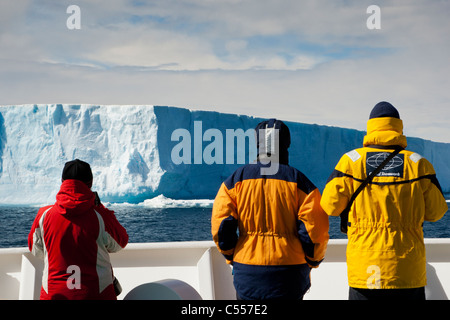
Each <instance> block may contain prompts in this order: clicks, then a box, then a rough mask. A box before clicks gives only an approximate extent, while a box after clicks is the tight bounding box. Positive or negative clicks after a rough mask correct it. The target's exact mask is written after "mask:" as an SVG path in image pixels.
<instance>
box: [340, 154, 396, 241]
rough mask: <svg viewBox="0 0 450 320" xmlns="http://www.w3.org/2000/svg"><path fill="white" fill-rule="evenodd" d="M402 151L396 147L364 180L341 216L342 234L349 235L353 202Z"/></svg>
mask: <svg viewBox="0 0 450 320" xmlns="http://www.w3.org/2000/svg"><path fill="white" fill-rule="evenodd" d="M402 150H403V148H402V147H396V148H395V150H394V152H392V153H391V154H390V155H389V156H388V157H387V158H386V159H384V161H383V162H382V163H381V164H380V165H379V166H378V167H377V168H376V169H375V170H374V171H372V173H371V174H370V175H369V176H368V177H367V178H366V180H364V181H363V182H362V183H361V184H360V185H359V187H358V189H356V191H355V193H353V195H352V196H351V198H350V201H349V202H348V204H347V206H346V207H345V209H344V211H342V212H341V214H340V217H341V232H342V233H345V234H346V233H347V227H348V213H349V212H350V208H351V207H352V205H353V201H355V199H356V197H357V196H358V194H359V193H360V192H361V191H362V190H363V189H364V188H365V187H366V186H367V185H368V184H369V183H370V181H372V179H373V177H375V176H376V175H377V174H378V173H379V172H380V171H381V170H382V169H383V168H384V166H385V165H386V164H388V162H389V161H391V160H392V159H393V158H394V157H395V156H396V155H397V154H399V153H400V151H402Z"/></svg>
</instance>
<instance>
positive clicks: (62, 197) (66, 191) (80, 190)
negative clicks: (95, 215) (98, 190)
mask: <svg viewBox="0 0 450 320" xmlns="http://www.w3.org/2000/svg"><path fill="white" fill-rule="evenodd" d="M94 202H95V195H94V193H93V192H92V191H91V189H90V188H89V187H88V186H87V185H86V184H85V183H84V182H82V181H79V180H72V179H68V180H64V181H63V183H62V184H61V188H60V189H59V192H58V194H57V195H56V203H55V209H56V210H57V212H58V213H60V214H80V213H83V212H85V211H86V210H88V209H90V208H93V207H94Z"/></svg>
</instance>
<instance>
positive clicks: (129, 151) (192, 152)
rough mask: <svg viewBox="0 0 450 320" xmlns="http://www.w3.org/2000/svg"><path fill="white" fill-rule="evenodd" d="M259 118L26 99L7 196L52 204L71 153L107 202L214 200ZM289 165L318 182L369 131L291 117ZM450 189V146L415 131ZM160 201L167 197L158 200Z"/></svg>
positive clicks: (10, 147) (7, 122)
mask: <svg viewBox="0 0 450 320" xmlns="http://www.w3.org/2000/svg"><path fill="white" fill-rule="evenodd" d="M261 120H262V119H259V118H254V117H251V116H244V115H235V114H223V113H218V112H209V111H191V110H188V109H183V108H175V107H159V106H116V105H107V106H106V105H61V104H54V105H20V106H1V107H0V203H3V204H8V203H9V204H42V203H52V202H54V199H55V195H56V192H57V190H58V189H59V185H60V182H61V172H62V168H63V166H64V163H65V162H66V161H69V160H72V159H76V158H78V159H82V160H84V161H87V162H89V163H90V164H91V167H92V171H93V174H94V184H93V189H94V190H96V191H98V192H99V194H100V197H101V198H102V200H104V201H108V202H127V203H143V202H144V201H145V200H147V199H151V198H154V197H157V196H160V195H164V196H165V197H168V198H172V199H213V198H214V196H215V194H216V192H217V190H218V188H219V186H220V184H221V182H222V181H223V180H224V179H226V178H227V177H228V176H229V175H230V174H231V173H232V172H233V171H234V170H235V169H236V168H238V167H239V166H241V165H242V164H243V163H244V162H245V163H248V162H250V161H253V159H254V156H255V146H254V143H255V141H254V137H253V136H252V134H251V132H252V131H251V129H253V128H254V127H255V126H256V124H257V123H258V122H260V121H261ZM286 124H287V125H288V126H289V128H290V131H291V136H292V144H291V148H290V150H289V151H290V163H291V165H293V166H295V167H297V168H298V169H300V170H301V171H303V172H304V173H305V174H306V175H307V176H308V177H309V178H310V179H311V180H312V181H313V182H314V183H315V184H316V185H317V186H318V187H319V188H320V189H321V190H322V189H323V187H324V186H325V182H326V180H327V178H328V176H329V174H330V173H331V171H332V170H333V168H334V166H335V164H336V163H337V161H338V160H339V158H340V156H341V155H342V154H343V153H345V152H347V151H349V150H352V149H354V148H357V147H360V146H361V144H362V139H363V136H364V134H365V133H364V132H362V131H357V130H352V129H344V128H338V127H329V126H321V125H311V124H304V123H294V122H287V121H286ZM408 149H409V150H413V151H415V152H417V153H419V154H421V155H423V156H424V157H426V158H427V159H428V160H430V161H431V162H432V163H433V165H434V167H435V169H436V171H437V174H438V179H439V181H440V182H441V185H442V188H443V190H444V192H445V193H447V195H448V194H449V193H450V162H449V161H448V159H450V144H446V143H436V142H432V141H428V140H423V139H418V138H408ZM157 199H159V200H161V199H162V198H161V197H159V198H157Z"/></svg>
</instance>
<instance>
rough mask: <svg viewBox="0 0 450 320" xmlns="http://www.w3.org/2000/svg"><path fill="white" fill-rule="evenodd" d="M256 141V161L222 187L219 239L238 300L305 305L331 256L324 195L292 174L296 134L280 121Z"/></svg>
mask: <svg viewBox="0 0 450 320" xmlns="http://www.w3.org/2000/svg"><path fill="white" fill-rule="evenodd" d="M256 139H257V149H258V159H257V161H256V162H255V163H251V164H248V165H245V166H243V167H241V168H239V169H238V170H236V171H235V172H234V173H233V174H232V175H231V176H230V177H229V178H228V179H226V180H225V181H224V182H223V183H222V185H221V186H220V189H219V191H218V193H217V196H216V198H215V200H214V205H213V211H212V218H211V231H212V236H213V239H214V241H215V243H216V245H217V247H218V249H219V251H220V252H221V253H222V254H223V255H224V256H225V258H226V260H227V263H229V264H232V265H233V274H234V286H235V289H236V295H237V298H238V299H244V300H253V299H255V300H256V299H258V300H261V299H303V295H304V294H305V293H306V291H307V290H308V289H309V288H310V286H311V283H310V272H311V268H317V267H318V266H319V264H320V262H321V261H322V260H323V259H324V256H325V251H326V248H327V243H328V239H329V236H328V227H329V225H328V217H327V215H326V214H325V212H324V211H323V210H322V208H321V207H320V199H321V195H320V192H319V190H318V189H317V188H316V187H315V186H314V184H313V183H312V182H311V181H310V180H309V179H308V178H307V177H306V176H305V175H304V174H303V173H301V172H300V171H299V170H297V169H295V168H293V167H291V166H289V153H288V148H289V146H290V141H291V139H290V132H289V128H288V127H287V126H286V125H285V124H284V123H283V122H282V121H279V120H276V119H271V120H268V121H263V122H261V123H260V124H258V126H257V127H256ZM237 230H239V234H237Z"/></svg>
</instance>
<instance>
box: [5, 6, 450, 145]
mask: <svg viewBox="0 0 450 320" xmlns="http://www.w3.org/2000/svg"><path fill="white" fill-rule="evenodd" d="M71 5H76V6H78V8H79V14H78V12H76V11H72V10H69V11H68V8H69V7H70V6H71ZM371 5H377V6H378V8H379V14H376V13H375V12H373V11H369V12H367V11H368V8H369V7H370V6H371ZM449 13H450V1H445V0H432V1H430V0H396V1H384V0H382V1H375V0H371V1H365V0H354V1H348V0H347V1H345V0H333V1H332V0H328V1H325V0H305V1H301V0H164V1H156V0H154V1H143V0H95V1H93V0H91V1H77V0H70V1H66V0H60V1H54V0H0V105H19V104H47V103H49V104H50V103H74V104H114V105H117V104H119V105H122V104H123V105H130V104H131V105H133V104H135V105H142V104H145V105H162V106H176V107H182V108H189V109H193V110H207V111H219V112H225V113H237V114H245V115H250V116H256V117H264V118H278V119H281V120H286V121H296V122H304V123H316V124H321V125H329V126H339V127H345V128H354V129H358V130H365V129H366V123H367V120H368V116H369V113H370V110H371V109H372V108H373V106H374V105H375V104H376V103H378V102H380V101H389V102H390V103H392V104H393V105H394V106H395V107H396V108H397V109H398V110H399V112H400V116H401V118H402V119H403V121H404V133H405V135H407V136H414V137H420V138H424V139H429V140H434V141H439V142H449V143H450V129H449V127H450V126H449V121H450V83H449V82H450V81H449V74H450V64H449V60H450V18H449ZM368 20H369V26H372V25H373V23H375V22H377V23H378V25H379V29H374V28H372V27H370V28H369V27H368ZM76 23H79V26H80V28H79V29H77V28H73V27H74V26H76Z"/></svg>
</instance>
